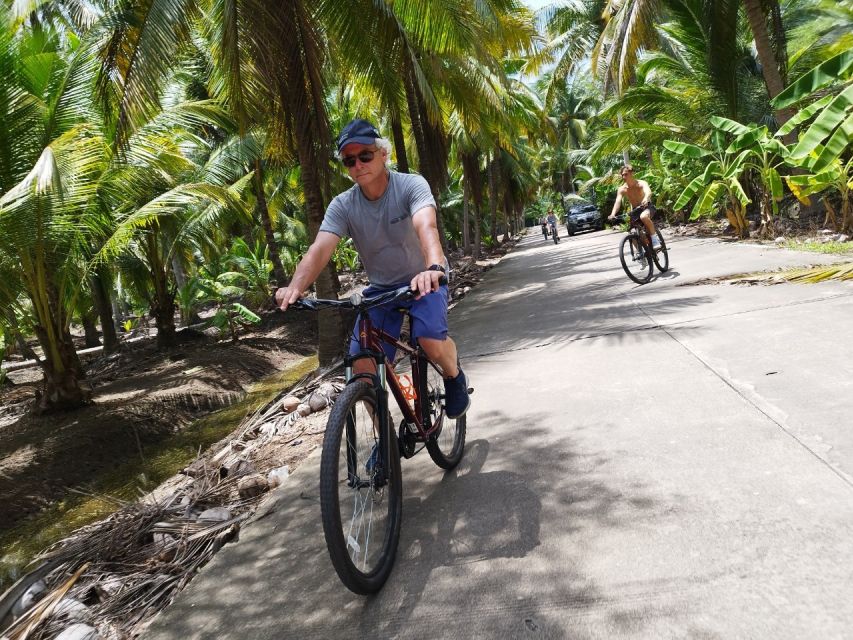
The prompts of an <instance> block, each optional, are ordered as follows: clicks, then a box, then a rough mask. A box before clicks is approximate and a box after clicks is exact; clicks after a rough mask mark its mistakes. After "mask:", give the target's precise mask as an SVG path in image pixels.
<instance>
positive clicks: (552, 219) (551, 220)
mask: <svg viewBox="0 0 853 640" xmlns="http://www.w3.org/2000/svg"><path fill="white" fill-rule="evenodd" d="M545 222H546V223H547V224H548V226H549V227H550V229H551V233H553V234H556V233H557V216H555V215H554V210H553V209H548V215H547V216H546V217H545Z"/></svg>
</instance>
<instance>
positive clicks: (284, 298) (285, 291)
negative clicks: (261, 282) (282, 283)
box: [275, 285, 304, 311]
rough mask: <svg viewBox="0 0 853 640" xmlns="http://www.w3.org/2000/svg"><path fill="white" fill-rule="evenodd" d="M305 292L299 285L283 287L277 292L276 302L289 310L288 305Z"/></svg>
mask: <svg viewBox="0 0 853 640" xmlns="http://www.w3.org/2000/svg"><path fill="white" fill-rule="evenodd" d="M303 295H304V293H303V292H302V291H300V290H299V288H298V287H294V286H293V285H290V286H287V287H281V288H280V289H278V290H277V291H276V292H275V303H276V305H278V308H279V309H281V310H282V311H287V307H289V306H290V305H292V304H293V303H294V302H296V301H297V300H299V299H300V298H301V297H302V296H303Z"/></svg>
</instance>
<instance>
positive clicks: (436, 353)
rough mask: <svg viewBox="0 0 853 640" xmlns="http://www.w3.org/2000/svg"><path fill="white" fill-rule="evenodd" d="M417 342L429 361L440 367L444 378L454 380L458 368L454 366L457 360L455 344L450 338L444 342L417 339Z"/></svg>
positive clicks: (432, 339) (431, 339) (457, 373)
mask: <svg viewBox="0 0 853 640" xmlns="http://www.w3.org/2000/svg"><path fill="white" fill-rule="evenodd" d="M418 342H419V343H420V345H421V347H422V348H423V350H424V351H425V352H426V354H427V356H429V359H430V360H432V361H433V362H434V363H436V364H437V365H438V366H439V367H441V370H442V372H443V373H444V377H445V378H455V377H456V376H457V375H459V367H458V366H457V364H456V362H457V360H458V354H457V352H456V343H455V342H453V340H452V339H451V338H445V339H444V340H436V339H435V338H418Z"/></svg>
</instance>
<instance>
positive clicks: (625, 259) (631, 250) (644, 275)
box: [619, 233, 655, 284]
mask: <svg viewBox="0 0 853 640" xmlns="http://www.w3.org/2000/svg"><path fill="white" fill-rule="evenodd" d="M619 260H620V261H621V262H622V268H623V269H624V270H625V273H626V274H628V277H629V278H631V280H633V281H634V282H636V283H637V284H645V283H646V282H648V281H649V280H650V279H651V277H652V273H653V272H654V268H655V267H654V265H653V264H652V260H651V258H649V256H648V254H647V253H646V249H645V247H643V245H642V243H641V242H640V238H639V237H637V236H636V235H634V234H633V233H631V234H628V235H627V236H625V237H624V238H622V244H620V245H619Z"/></svg>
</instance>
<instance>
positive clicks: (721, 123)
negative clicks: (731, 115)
mask: <svg viewBox="0 0 853 640" xmlns="http://www.w3.org/2000/svg"><path fill="white" fill-rule="evenodd" d="M711 124H712V125H713V126H714V128H715V129H719V130H720V131H725V132H726V133H731V134H733V135H736V136H741V135H743V134H745V133H749V132H750V131H752V130H753V129H754V128H755V127H754V126H753V127H748V126H746V125H744V124H741V123H740V122H735V121H734V120H729V119H728V118H721V117H720V116H711Z"/></svg>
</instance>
